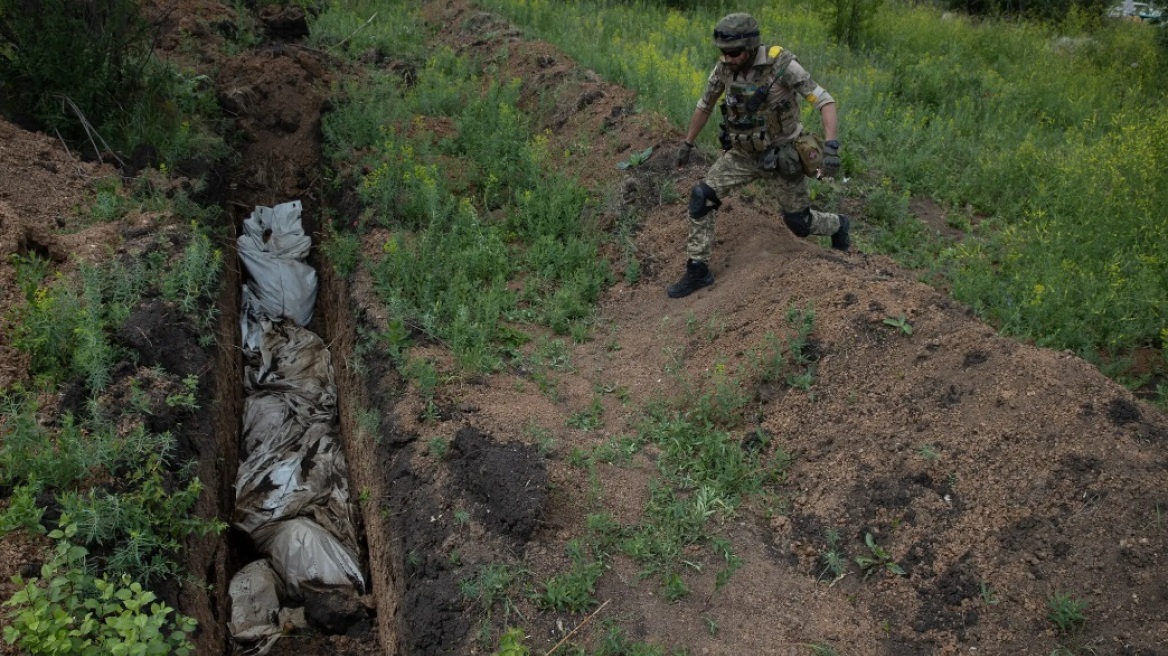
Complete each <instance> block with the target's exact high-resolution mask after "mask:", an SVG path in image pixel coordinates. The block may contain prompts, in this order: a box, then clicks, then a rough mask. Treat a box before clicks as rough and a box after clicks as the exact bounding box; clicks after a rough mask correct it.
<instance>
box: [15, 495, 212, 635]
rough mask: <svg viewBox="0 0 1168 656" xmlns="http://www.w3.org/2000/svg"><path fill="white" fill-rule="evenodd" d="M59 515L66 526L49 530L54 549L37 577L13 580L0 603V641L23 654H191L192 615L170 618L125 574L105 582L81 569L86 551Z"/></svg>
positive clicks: (166, 609) (170, 610) (165, 608)
mask: <svg viewBox="0 0 1168 656" xmlns="http://www.w3.org/2000/svg"><path fill="white" fill-rule="evenodd" d="M61 519H62V523H63V524H65V528H64V529H58V530H55V531H53V532H52V533H50V534H49V535H50V537H52V538H54V539H56V540H57V547H56V550H55V552H54V555H53V557H52V559H50V560H49V562H47V563H45V565H44V566H43V567H42V568H41V577H40V579H37V578H33V579H30V580H28V581H25V580H23V579H22V578H21V577H19V576H17V577H15V579H14V580H15V582H16V584H17V585H22V586H24V587H23V588H22V589H20V590H18V591H17V592H16V593H15V594H14V595H13V596H12V598H10V599H9V600H8V601H6V602H4V605H5V606H7V607H9V608H12V609H13V611H12V614H11V619H12V623H11V624H10V625H9V626H6V627H5V628H4V639H5V641H7V642H8V643H9V644H11V645H15V646H16V647H18V648H20V649H22V650H24V651H25V652H26V653H32V654H50V655H60V656H65V655H73V654H77V655H82V656H91V655H92V656H106V655H115V656H116V655H122V654H127V655H128V654H143V655H146V654H174V655H175V656H187V655H188V654H191V653H193V651H192V650H193V645H192V644H191V642H190V641H189V640H188V639H187V638H188V636H189V635H190V633H191V632H192V631H194V630H195V620H194V619H192V618H189V617H185V616H183V615H178V614H177V613H176V614H175V615H174V617H173V618H171V617H170V615H171V613H173V612H174V609H173V608H171V607H169V606H167V605H166V604H163V603H158V602H156V601H155V600H156V599H157V597H155V595H154V593H153V592H150V591H149V590H146V589H144V588H143V587H142V586H141V585H140V584H139V583H136V582H134V581H132V580H131V579H130V577H129V576H122V577H121V578H119V579H118V580H116V581H110V580H108V579H107V578H105V577H104V576H103V577H98V578H95V577H93V576H91V575H89V574H87V573H85V567H84V565H85V556H86V553H87V552H86V550H85V548H84V547H79V546H76V545H74V544H71V543H70V542H69V538H70V537H71V536H73V535H74V534H75V533H76V530H77V529H76V526H75V525H73V524H68V523H67V521H68V517H67V516H65V515H62V518H61Z"/></svg>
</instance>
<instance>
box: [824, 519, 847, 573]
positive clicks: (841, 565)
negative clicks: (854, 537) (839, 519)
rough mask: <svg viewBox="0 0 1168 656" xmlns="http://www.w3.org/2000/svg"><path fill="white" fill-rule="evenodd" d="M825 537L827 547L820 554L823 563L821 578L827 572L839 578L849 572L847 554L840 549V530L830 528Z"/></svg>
mask: <svg viewBox="0 0 1168 656" xmlns="http://www.w3.org/2000/svg"><path fill="white" fill-rule="evenodd" d="M825 537H826V539H827V548H826V549H824V551H823V552H821V553H820V554H819V561H820V563H822V564H823V571H821V572H820V573H819V578H820V579H821V580H822V579H823V577H824V575H825V574H830V575H831V578H832V579H838V578H840V577H843V576H845V575H847V573H848V566H847V555H846V554H844V553H843V551H842V550H841V549H840V544H839V538H840V535H839V531H838V530H836V529H828V530H827V531H826V533H825Z"/></svg>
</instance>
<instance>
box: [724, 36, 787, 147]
mask: <svg viewBox="0 0 1168 656" xmlns="http://www.w3.org/2000/svg"><path fill="white" fill-rule="evenodd" d="M794 59H795V56H794V55H792V54H791V53H790V52H787V51H786V50H784V49H783V48H782V47H781V46H771V47H770V48H768V49H767V55H766V61H767V65H769V68H768V69H767V72H766V74H765V75H762V76H760V77H758V78H756V79H753V80H749V81H748V80H743V79H736V78H735V75H734V72H733V71H732V70H730V67H728V66H724V67H722V68H721V71H722V76H723V77H722V82H723V88H724V89H725V90H726V91H725V95H724V96H723V99H722V104H721V105H720V107H721V110H722V125H721V128H722V133H721V135H720V136H719V139H720V140H721V142H722V147H723V148H725V149H727V150H729V149H730V148H738V149H740V150H745V151H747V152H754V153H761V152H762V151H764V150H766V148H767V145H768V142H770V141H773V140H774V139H776V138H778V137H782V136H784V135H785V134H789V133H791V131H792V130H793V126H794V125H795V124H797V123H798V121H799V108H798V103H796V102H786V103H782V104H780V105H779V106H777V107H772V106H771V104H770V103H768V102H767V96H768V94H769V93H770V91H771V88H772V87H773V86H774V85H775V84H776V83H777V82H778V80H779V78H781V77H782V76H783V73H785V72H787V67H788V66H789V65H790V64H791V62H792V61H794ZM756 68H757V67H756ZM792 100H793V98H792ZM784 105H785V106H784ZM795 134H798V132H797V131H796V132H795Z"/></svg>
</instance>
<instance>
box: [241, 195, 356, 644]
mask: <svg viewBox="0 0 1168 656" xmlns="http://www.w3.org/2000/svg"><path fill="white" fill-rule="evenodd" d="M238 243H239V254H240V259H241V260H242V262H243V264H244V267H245V269H246V274H247V277H248V281H247V283H246V285H245V287H244V289H243V307H242V311H241V313H240V328H241V331H242V334H243V350H244V356H245V358H246V361H247V364H246V366H245V371H244V388H245V392H246V395H245V399H244V411H243V444H242V448H241V456H240V457H241V458H242V461H241V463H240V466H239V473H238V475H237V477H236V481H235V496H236V502H235V503H236V505H235V512H234V515H233V518H232V521H233V524H234V525H235V526H236V527H237V528H239V529H241V530H243V531H245V532H246V533H247V534H248V535H249V536H250V537H251V538H252V541H253V542H254V543H255V546H256V548H257V549H259V551H260V552H261V553H263V554H264V555H265V556H266V558H267V560H265V561H257V562H263V563H264V565H262V566H261V565H256V564H255V563H252V564H250V565H248V566H247V567H245V568H243V569H241V570H240V572H239V573H237V574H236V576H235V577H234V578H233V579H232V582H231V591H230V592H231V600H232V617H231V625H230V627H229V629H230V630H231V632H232V636H233V638H235V640H236V643H237V645H246V648H244V649H243V651H244V652H245V653H247V654H254V655H258V654H264V653H266V652H267V651H268V650H269V649H270V648H271V645H272V643H274V642H275V640H276V638H278V637H279V635H280V633H281V624H282V620H281V619H280V614H279V613H276V614H273V611H272V603H273V602H272V599H273V598H275V599H277V600H282V599H291V600H293V601H299V600H301V599H302V589H303V588H304V587H311V588H314V589H327V588H348V589H353V590H355V591H357V592H363V591H364V587H365V581H364V578H363V576H362V574H361V567H360V563H359V562H358V559H357V556H356V554H357V553H358V552H359V547H358V542H357V532H356V528H355V526H356V522H355V521H354V517H353V506H352V504H351V503H350V497H349V490H348V481H349V475H348V466H347V464H346V462H345V457H344V452H343V450H342V448H341V443H340V435H339V430H338V426H339V424H338V420H337V403H336V401H337V392H336V385H335V383H334V381H333V367H332V357H331V355H330V354H329V351H328V349H327V347H326V346H325V344H324V342H323V341H322V340H321V339H320V337H319V336H317V335H316V334H314V333H312V332H311V331H309V330H308V329H307V328H304V327H303V326H304V324H306V323H308V321H309V320H311V318H312V312H313V309H314V308H313V305H314V304H315V302H316V286H317V283H316V272H315V271H313V270H312V268H311V267H309V266H308V265H307V264H305V263H304V260H305V259H306V258H307V257H308V251H309V248H310V247H311V240H310V239H309V238H308V237H307V236H306V235H305V234H304V230H303V228H302V227H301V224H300V203H299V201H295V202H291V203H285V204H283V205H278V206H276V207H274V208H267V207H257V208H256V210H255V212H254V213H253V214H252V216H251V217H250V218H249V219H248V220H247V221H245V222H244V234H243V235H241V236H240V237H239V240H238ZM237 595H238V596H237ZM281 612H283V611H281Z"/></svg>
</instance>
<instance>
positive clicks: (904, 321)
mask: <svg viewBox="0 0 1168 656" xmlns="http://www.w3.org/2000/svg"><path fill="white" fill-rule="evenodd" d="M884 325H886V326H892V327H893V328H896V329H897V330H899V331H900V332H901V333H903V334H905V335H911V334H913V327H912V324H911V323H909V321H908V318H907V317H905V316H904V315H901V316H899V317H895V318H894V317H888V318H886V319H884Z"/></svg>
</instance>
